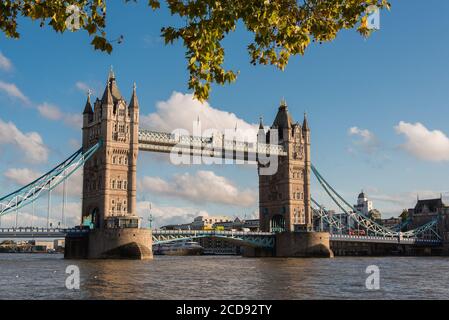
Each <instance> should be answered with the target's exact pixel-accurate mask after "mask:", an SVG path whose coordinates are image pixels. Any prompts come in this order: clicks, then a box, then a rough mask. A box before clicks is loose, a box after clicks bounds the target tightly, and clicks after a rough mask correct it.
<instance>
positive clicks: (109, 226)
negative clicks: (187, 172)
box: [0, 71, 449, 259]
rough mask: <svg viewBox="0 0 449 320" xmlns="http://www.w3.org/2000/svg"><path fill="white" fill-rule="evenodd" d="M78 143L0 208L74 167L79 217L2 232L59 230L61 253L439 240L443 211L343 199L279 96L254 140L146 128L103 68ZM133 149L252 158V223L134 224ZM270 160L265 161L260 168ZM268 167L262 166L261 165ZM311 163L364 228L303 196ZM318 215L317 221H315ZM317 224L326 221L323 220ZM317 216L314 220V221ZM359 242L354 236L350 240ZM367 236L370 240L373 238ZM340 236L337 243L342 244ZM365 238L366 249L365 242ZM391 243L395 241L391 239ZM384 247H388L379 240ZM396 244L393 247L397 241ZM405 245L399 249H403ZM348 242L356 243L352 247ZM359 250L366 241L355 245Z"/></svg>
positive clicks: (317, 247) (316, 252)
mask: <svg viewBox="0 0 449 320" xmlns="http://www.w3.org/2000/svg"><path fill="white" fill-rule="evenodd" d="M82 133H83V138H82V148H81V149H80V150H78V151H77V152H75V153H74V154H73V155H71V156H70V157H69V158H68V159H67V160H65V161H63V162H62V163H61V164H59V165H58V166H56V167H55V168H53V169H52V170H50V171H49V172H47V173H46V174H44V175H43V176H41V177H39V178H38V179H36V180H35V181H33V182H31V183H30V184H28V185H26V186H24V187H22V188H20V189H19V190H16V191H14V192H12V193H10V194H8V195H6V196H3V197H1V198H0V217H1V216H2V215H6V214H11V213H16V214H17V212H18V210H19V209H20V208H23V207H25V206H27V205H30V204H33V203H34V202H35V201H36V200H37V199H38V198H39V197H41V196H42V194H43V193H44V192H48V193H49V194H50V193H51V191H52V190H53V189H54V188H55V187H56V186H57V185H59V184H61V183H63V184H64V185H65V183H66V181H67V179H68V178H69V177H70V175H71V174H73V173H74V172H75V171H76V170H78V169H81V168H82V169H83V192H82V212H81V217H82V226H83V227H81V228H77V229H63V230H57V231H54V233H52V232H53V231H51V230H46V231H44V230H41V231H39V230H31V231H30V230H28V231H24V233H22V232H18V231H17V229H14V230H12V231H11V230H9V229H8V230H4V229H1V230H0V237H2V234H3V236H6V235H8V236H11V237H17V236H33V237H34V236H36V237H39V236H44V235H45V234H46V235H51V234H53V235H55V234H56V235H58V237H59V236H61V235H65V236H66V251H65V254H66V257H67V258H108V257H131V258H139V259H146V258H151V257H152V249H151V248H152V246H151V244H152V243H164V242H167V241H176V240H179V239H187V238H188V239H194V238H198V237H220V238H226V239H228V240H229V241H233V242H238V243H240V244H241V245H245V246H247V250H245V254H246V255H248V256H259V255H277V256H326V257H329V256H332V251H331V248H332V249H335V250H338V251H339V252H341V251H342V250H343V251H345V250H346V252H350V251H351V250H356V251H357V250H359V251H360V250H362V251H363V250H365V249H366V248H367V246H366V244H372V245H368V249H369V250H368V251H369V252H374V253H375V252H379V248H381V247H382V246H384V247H382V248H386V247H385V245H389V246H390V247H388V248H392V247H391V246H395V248H398V247H397V246H398V245H400V246H402V247H400V248H404V246H414V247H416V246H418V247H420V246H421V247H422V246H426V247H429V248H430V247H441V246H442V245H443V244H444V245H443V247H444V246H445V243H446V242H447V238H448V236H447V235H448V232H447V230H446V229H447V228H445V227H444V226H447V225H448V223H447V221H448V220H449V219H448V218H447V217H438V219H433V220H432V221H429V222H427V223H425V224H424V225H421V226H419V227H417V228H415V229H413V230H406V231H401V230H400V228H399V230H391V229H388V228H385V227H383V226H381V225H378V224H377V223H376V222H374V221H372V220H370V219H369V218H368V217H366V216H365V215H363V213H361V212H358V210H357V209H356V208H354V207H352V206H351V205H350V204H349V203H348V202H346V201H345V199H344V198H343V197H342V196H341V195H340V194H338V192H337V191H336V190H335V189H334V188H333V187H332V186H331V185H330V184H329V183H328V182H327V181H326V180H325V179H324V178H323V176H322V175H321V174H320V172H318V170H317V169H316V168H315V167H314V166H313V165H312V163H311V156H310V155H311V153H310V148H311V140H310V127H309V124H308V120H307V117H306V115H304V120H303V122H302V123H301V124H300V123H298V122H294V121H293V119H292V117H291V115H290V113H289V111H288V107H287V104H286V103H285V101H283V102H281V105H280V106H279V109H278V111H277V114H276V117H275V120H274V122H273V124H272V125H271V127H270V128H269V129H268V130H265V128H264V126H263V124H262V123H261V124H260V126H259V130H258V132H257V139H256V140H254V142H247V141H239V139H237V138H235V137H234V138H232V139H229V138H228V137H226V136H225V135H222V134H213V135H211V136H210V137H197V136H191V135H188V134H182V133H177V132H174V133H166V132H156V131H151V130H147V129H142V128H140V127H139V101H138V98H137V93H136V86H135V85H134V87H133V90H132V95H131V99H130V102H129V103H127V102H126V101H125V99H124V98H123V96H122V95H121V93H120V90H119V89H118V85H117V82H116V78H115V75H114V73H113V72H112V71H111V72H110V74H109V76H108V79H107V83H106V87H105V90H104V93H103V95H102V97H101V99H100V98H97V99H96V100H95V101H93V102H92V101H91V96H90V94H89V95H88V98H87V102H86V105H85V107H84V111H83V128H82ZM139 152H161V153H170V155H171V156H172V155H187V156H201V157H213V158H222V159H232V160H244V161H248V162H253V163H255V164H256V165H257V170H258V175H259V220H260V229H261V232H259V233H251V232H250V233H245V232H242V233H235V232H212V233H211V232H209V233H208V232H206V231H201V232H200V231H188V232H187V231H173V232H165V231H162V230H153V232H152V231H151V230H149V229H144V228H141V227H140V222H141V221H140V218H139V217H138V215H137V212H136V192H137V190H136V186H137V184H136V168H137V159H138V154H139ZM270 167H274V168H275V170H272V171H270V170H268V169H270ZM271 169H272V168H271ZM311 173H313V174H314V175H315V176H316V178H317V180H318V182H319V184H320V186H321V187H322V188H323V189H324V190H325V192H326V193H327V195H328V196H329V197H330V199H331V200H332V201H333V202H334V203H335V204H336V205H337V206H338V207H339V208H340V209H341V210H342V212H344V213H345V214H346V215H347V216H348V217H349V218H350V219H352V221H353V222H354V223H355V224H357V226H359V227H361V228H363V229H364V230H366V232H367V233H366V236H363V237H362V236H357V237H355V236H353V235H350V234H349V233H348V230H349V226H348V225H344V224H342V223H341V222H340V221H338V220H336V219H335V218H334V217H332V215H330V214H329V213H328V212H327V211H326V210H325V208H324V207H323V206H322V205H320V204H319V203H318V202H317V201H315V200H314V199H312V197H311V193H310V177H311ZM317 222H318V223H317ZM323 224H325V225H326V227H327V229H326V228H324V229H323ZM317 225H318V226H317ZM342 244H343V245H342ZM360 244H362V245H360ZM374 244H375V245H374ZM344 246H346V247H344ZM347 248H349V249H347ZM373 248H374V249H373ZM400 248H399V249H400ZM388 250H393V249H388ZM401 250H402V249H401ZM404 250H405V249H404ZM359 251H357V252H359ZM365 251H366V250H365Z"/></svg>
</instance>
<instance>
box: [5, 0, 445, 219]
mask: <svg viewBox="0 0 449 320" xmlns="http://www.w3.org/2000/svg"><path fill="white" fill-rule="evenodd" d="M448 11H449V2H446V1H438V0H433V1H425V2H423V1H417V0H410V1H392V10H391V11H390V12H387V11H384V12H381V29H380V30H379V31H377V32H375V33H374V34H373V35H372V36H371V37H370V38H368V39H364V38H362V37H361V36H360V35H358V34H357V33H356V32H355V31H354V30H346V31H343V32H341V33H340V34H339V35H338V37H337V39H336V40H335V41H333V42H332V43H328V44H323V45H311V46H310V47H309V48H308V50H307V51H306V54H305V56H302V57H301V56H300V57H294V58H292V59H291V61H290V62H289V64H288V66H287V68H286V70H285V71H284V72H281V71H279V70H277V69H275V68H274V67H270V66H256V67H254V66H252V65H250V64H249V57H248V54H247V52H246V46H247V44H248V43H249V42H250V40H251V35H250V34H248V33H247V32H246V31H245V30H244V29H243V28H242V27H240V28H238V30H237V31H236V32H234V33H232V34H230V35H229V37H228V38H227V39H225V41H224V46H225V49H226V66H228V67H229V68H232V69H233V70H239V71H240V75H239V77H238V79H237V82H236V83H234V84H232V85H227V86H214V87H213V90H212V92H211V97H210V100H209V102H208V103H209V105H210V107H211V108H210V109H208V110H209V111H210V112H211V113H212V114H214V113H216V112H217V110H222V111H227V112H230V113H234V114H235V116H236V117H238V118H239V119H241V121H244V122H246V123H249V124H254V123H257V122H258V118H259V116H263V117H264V119H265V124H271V122H272V121H273V119H274V116H275V114H276V110H277V107H278V105H279V102H280V100H281V99H282V97H285V99H286V100H287V103H288V106H289V110H290V112H291V114H292V116H293V118H294V119H295V120H298V121H302V116H303V112H304V111H307V113H308V117H309V121H310V126H311V128H312V157H313V158H312V161H313V163H314V164H315V165H316V166H317V167H318V169H319V170H320V171H321V173H322V174H323V175H324V176H325V177H326V178H327V179H328V180H329V182H331V183H332V184H333V185H334V186H335V187H336V188H337V189H338V190H339V191H340V192H341V193H342V194H343V195H344V196H345V197H346V198H347V199H348V200H350V201H355V198H356V196H357V194H358V192H359V191H360V190H361V189H364V190H365V191H366V192H367V194H368V196H369V197H371V198H372V199H373V200H374V205H375V207H377V208H378V209H380V210H381V211H382V212H383V213H384V216H385V217H388V216H391V215H397V214H399V213H400V210H401V209H402V208H405V207H412V206H413V205H414V199H416V194H417V193H419V194H421V196H422V197H430V196H438V195H439V193H444V194H445V195H446V196H449V193H448V191H449V186H448V182H447V179H446V178H445V177H447V176H448V174H449V168H448V162H449V138H448V137H447V136H448V135H449V128H448V125H447V123H448V122H447V121H448V119H449V90H448V89H449V72H448V71H449V60H448V57H449V41H448V40H449V39H448V35H447V30H449V19H447V12H448ZM178 22H179V20H177V18H176V17H171V16H170V15H169V14H168V12H167V11H166V10H161V11H157V12H152V11H151V10H150V9H149V8H147V7H146V1H140V2H139V3H138V4H133V3H130V4H128V5H124V4H123V3H122V2H121V1H114V2H110V4H109V7H108V29H107V31H108V35H109V37H110V38H116V37H118V36H119V35H121V34H123V35H124V42H123V43H122V44H120V45H116V46H115V49H114V51H113V53H112V54H111V55H108V54H105V53H101V52H97V51H94V50H93V49H92V48H91V46H90V45H89V42H90V40H89V38H88V36H87V34H86V33H84V32H76V33H66V34H63V35H60V34H56V33H54V32H52V31H49V30H48V29H47V30H45V29H44V30H43V29H41V28H39V27H38V24H37V23H33V22H30V21H25V20H24V21H21V22H20V26H19V32H20V33H21V38H20V39H19V40H12V39H7V38H6V37H5V36H4V35H3V34H0V52H1V56H0V133H1V134H4V133H5V132H9V131H8V130H11V125H12V126H14V127H15V128H16V129H17V130H18V131H19V132H20V133H22V134H23V135H26V134H29V133H30V132H35V133H36V134H37V135H38V138H37V137H36V136H35V135H33V136H32V140H33V141H34V144H32V145H31V147H30V148H31V149H32V148H34V147H36V148H37V151H36V154H32V152H31V151H28V152H26V151H25V149H26V148H25V149H24V148H23V147H22V149H21V147H20V143H18V142H17V139H16V140H14V139H13V138H6V137H5V136H3V137H1V136H0V172H3V174H2V175H1V176H0V186H1V190H3V191H2V192H1V193H2V194H4V193H6V192H7V191H10V190H13V189H14V188H16V187H17V186H18V185H19V184H20V183H19V181H21V180H23V179H25V178H26V177H27V176H29V177H31V176H32V175H33V173H34V174H36V173H39V172H44V171H45V170H47V169H49V168H50V167H52V166H54V165H55V164H57V163H58V162H59V161H61V160H62V159H64V158H65V157H66V156H68V155H69V154H70V153H72V152H73V151H75V150H76V148H77V144H79V141H80V139H81V130H80V128H78V127H77V123H78V122H77V121H79V118H78V117H79V116H77V114H78V115H79V114H80V113H81V112H82V110H83V107H84V103H85V99H86V97H85V93H84V92H85V88H86V87H90V88H92V89H93V90H94V92H95V94H96V95H101V93H102V91H103V88H104V83H105V81H106V77H107V73H108V70H109V68H110V66H111V65H113V66H114V70H115V73H116V76H117V78H118V85H119V87H120V89H121V92H122V94H123V95H124V96H125V98H126V99H129V97H130V95H131V90H132V84H133V82H134V81H135V82H137V87H138V89H137V90H138V96H139V101H140V107H141V116H143V117H147V118H148V119H150V120H148V122H146V124H152V123H153V122H151V119H152V118H151V116H149V115H151V114H153V115H158V116H163V114H162V113H163V112H164V111H163V108H159V109H158V108H157V106H158V102H161V101H162V102H163V101H165V102H166V104H167V105H169V106H174V105H175V104H176V102H175V101H174V100H176V99H174V96H172V95H173V92H178V94H179V96H178V98H179V101H181V102H183V101H188V100H189V96H188V94H189V93H190V92H189V90H188V89H187V85H186V84H187V79H188V74H187V72H186V61H185V59H184V48H183V47H182V46H181V45H180V44H175V45H169V46H165V45H164V44H163V41H161V40H160V38H159V30H160V28H161V27H162V26H164V25H168V24H170V23H178ZM171 98H172V100H170V99H171ZM183 99H184V100H183ZM186 104H188V102H186ZM159 106H160V104H159ZM178 107H179V106H178ZM56 110H57V111H56ZM192 110H197V109H195V106H194V105H193V106H192ZM196 117H197V115H196V114H192V118H193V119H196ZM204 117H207V115H204ZM232 119H234V118H232V117H231V116H227V121H232ZM166 121H171V120H170V119H166ZM185 121H187V119H185ZM189 121H190V120H189ZM141 126H142V127H144V124H142V125H141ZM2 127H3V131H2V130H1V128H2ZM148 129H154V128H148ZM17 134H18V136H19V140H20V137H21V136H20V134H19V133H17ZM39 139H41V140H42V141H40V140H39ZM40 147H42V148H44V150H41V149H39V148H40ZM30 152H31V153H30ZM13 169H21V171H19V170H15V171H14V170H13ZM25 169H26V170H28V171H25ZM138 175H139V179H140V180H141V181H142V183H143V181H145V179H146V181H147V185H148V184H152V185H153V183H154V182H161V181H162V183H165V184H166V185H169V186H172V187H175V188H178V190H177V191H176V192H174V193H172V194H167V193H164V192H163V191H161V190H155V189H154V187H153V186H151V187H150V188H149V189H144V188H142V190H140V191H138V193H139V194H138V197H139V202H140V207H139V208H140V213H141V214H142V215H146V214H147V211H146V209H145V208H146V207H147V206H148V202H151V203H152V204H153V211H154V214H155V215H156V221H155V222H156V224H157V223H159V224H163V223H166V222H172V221H175V220H177V221H179V222H184V221H185V220H189V219H190V218H191V217H192V216H194V215H195V214H196V213H197V212H200V211H205V212H208V213H209V214H226V215H230V216H233V215H239V216H243V215H244V214H247V215H250V214H252V213H253V212H254V211H256V210H257V172H256V169H255V168H254V167H248V166H229V165H228V166H226V165H225V166H213V167H211V166H191V167H185V166H183V167H176V166H173V165H171V164H170V163H168V161H167V158H164V157H163V156H157V155H156V156H155V155H150V154H141V155H140V159H139V168H138ZM204 177H209V178H210V181H214V183H216V184H220V183H222V184H224V185H226V186H229V188H230V189H226V188H224V189H223V190H222V192H220V194H214V195H211V196H209V197H206V199H205V198H203V199H199V198H198V197H195V196H192V195H191V194H188V193H187V192H186V190H184V189H183V188H184V186H183V185H182V181H189V182H191V183H199V181H201V178H203V179H204ZM211 183H212V182H211ZM73 184H76V181H74V182H73ZM143 185H145V184H143ZM213 186H214V185H212V187H213ZM208 187H209V186H208V185H205V186H203V188H206V189H207V188H208ZM232 188H234V189H232ZM199 190H202V189H201V188H199ZM227 190H228V191H227ZM226 192H230V194H226ZM313 193H314V194H315V195H316V197H317V198H319V199H320V200H321V201H322V202H323V203H326V204H329V206H330V203H329V201H328V200H327V199H326V198H325V197H324V195H323V193H322V191H320V190H319V187H318V185H317V183H316V182H314V184H313ZM76 195H77V194H76V192H75V191H74V194H73V196H72V198H73V199H72V202H73V206H72V210H73V212H72V215H74V216H78V214H79V213H78V212H76V211H77V210H78V209H77V204H76V203H77V202H79V201H77V196H76ZM242 195H243V196H242ZM239 197H240V198H239ZM242 197H246V198H244V199H243V198H242ZM239 199H242V202H243V203H245V205H232V204H230V203H238V202H239ZM42 206H43V205H42ZM42 210H43V209H42ZM56 211H57V209H55V216H56V215H57V212H56ZM40 214H42V215H44V213H43V212H41V213H40ZM54 219H55V221H56V220H57V218H56V217H55V218H54Z"/></svg>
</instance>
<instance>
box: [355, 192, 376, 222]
mask: <svg viewBox="0 0 449 320" xmlns="http://www.w3.org/2000/svg"><path fill="white" fill-rule="evenodd" d="M354 208H355V209H356V210H357V211H359V212H361V213H363V214H364V215H365V217H368V216H369V213H370V211H371V210H373V202H372V201H370V200H368V198H367V197H366V195H365V193H364V192H363V190H362V192H361V193H360V194H359V196H358V198H357V204H355V205H354Z"/></svg>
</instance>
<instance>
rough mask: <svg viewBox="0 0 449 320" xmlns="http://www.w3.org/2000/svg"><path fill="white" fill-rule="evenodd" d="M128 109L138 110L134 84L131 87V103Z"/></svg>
mask: <svg viewBox="0 0 449 320" xmlns="http://www.w3.org/2000/svg"><path fill="white" fill-rule="evenodd" d="M129 107H130V108H139V100H138V99H137V93H136V83H135V82H134V85H133V95H132V96H131V101H130V102H129Z"/></svg>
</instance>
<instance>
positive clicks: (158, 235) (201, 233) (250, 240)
mask: <svg viewBox="0 0 449 320" xmlns="http://www.w3.org/2000/svg"><path fill="white" fill-rule="evenodd" d="M199 238H220V239H226V240H229V241H232V242H236V243H239V244H242V245H248V246H251V247H262V248H273V247H274V234H273V233H271V232H243V231H208V230H153V244H164V243H170V242H173V241H182V240H192V239H199Z"/></svg>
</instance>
